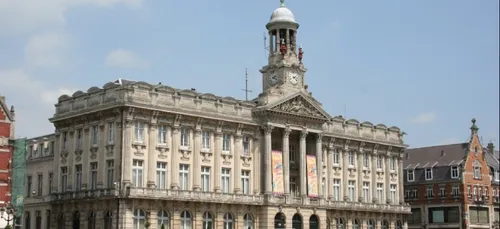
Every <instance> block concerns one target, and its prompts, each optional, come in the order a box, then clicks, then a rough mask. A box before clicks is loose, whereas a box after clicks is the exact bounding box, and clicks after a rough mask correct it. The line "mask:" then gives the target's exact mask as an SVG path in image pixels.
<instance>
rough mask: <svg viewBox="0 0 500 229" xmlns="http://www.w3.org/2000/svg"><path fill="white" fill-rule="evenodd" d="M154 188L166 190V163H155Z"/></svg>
mask: <svg viewBox="0 0 500 229" xmlns="http://www.w3.org/2000/svg"><path fill="white" fill-rule="evenodd" d="M156 188H158V189H167V163H165V162H156Z"/></svg>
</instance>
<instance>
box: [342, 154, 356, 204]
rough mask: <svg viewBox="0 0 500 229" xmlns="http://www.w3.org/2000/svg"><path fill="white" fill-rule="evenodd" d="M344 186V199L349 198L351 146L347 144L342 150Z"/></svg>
mask: <svg viewBox="0 0 500 229" xmlns="http://www.w3.org/2000/svg"><path fill="white" fill-rule="evenodd" d="M342 151H343V152H342V155H343V157H342V164H343V166H342V183H343V184H342V186H343V189H344V190H343V193H344V200H349V187H348V185H349V176H348V175H349V148H348V146H345V147H344V149H343V150H342ZM349 201H354V200H349Z"/></svg>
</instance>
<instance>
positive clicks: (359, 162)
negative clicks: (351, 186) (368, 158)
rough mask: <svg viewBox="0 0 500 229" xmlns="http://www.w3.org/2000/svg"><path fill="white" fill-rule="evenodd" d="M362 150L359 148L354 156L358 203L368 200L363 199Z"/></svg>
mask: <svg viewBox="0 0 500 229" xmlns="http://www.w3.org/2000/svg"><path fill="white" fill-rule="evenodd" d="M363 156H364V155H363V149H362V148H360V149H359V151H358V152H357V154H356V162H357V163H356V164H357V168H356V169H357V171H358V175H357V177H358V184H357V185H358V187H357V188H358V200H359V202H366V201H368V200H365V197H364V196H363Z"/></svg>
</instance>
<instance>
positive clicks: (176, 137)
mask: <svg viewBox="0 0 500 229" xmlns="http://www.w3.org/2000/svg"><path fill="white" fill-rule="evenodd" d="M180 144H181V136H180V126H178V125H174V126H173V127H172V146H171V148H172V154H171V156H172V164H171V165H170V166H171V167H172V173H171V174H170V180H171V183H170V188H171V189H173V190H178V189H179V146H180Z"/></svg>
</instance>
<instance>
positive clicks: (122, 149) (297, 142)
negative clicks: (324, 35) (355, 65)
mask: <svg viewBox="0 0 500 229" xmlns="http://www.w3.org/2000/svg"><path fill="white" fill-rule="evenodd" d="M291 19H293V14H291V12H290V11H289V10H288V9H287V8H286V7H284V6H281V7H280V8H278V9H277V10H276V11H275V12H274V13H273V18H271V21H270V23H269V24H268V26H267V27H268V29H269V31H270V35H271V36H274V38H273V40H277V41H280V40H281V41H282V43H281V44H279V42H278V44H277V45H281V48H280V49H278V48H274V47H272V48H270V54H269V56H270V58H269V64H268V65H267V66H265V67H264V68H263V69H262V70H261V72H262V73H263V82H264V83H263V92H262V93H261V94H260V95H259V97H258V98H256V99H254V100H252V101H243V100H237V99H234V98H231V97H219V96H215V95H213V94H206V93H199V92H197V91H196V90H194V89H191V90H179V89H175V88H171V87H168V86H165V85H162V84H158V85H151V84H148V83H145V82H135V81H128V80H122V79H119V80H117V81H115V82H110V83H106V84H105V85H104V86H103V87H102V88H99V87H91V88H89V89H88V90H87V91H86V92H83V91H77V92H75V93H74V94H73V95H72V96H69V95H63V96H61V97H60V98H59V101H58V103H57V104H56V114H55V115H54V117H52V118H51V122H52V123H54V126H55V127H56V133H55V135H54V152H55V153H54V156H53V166H52V167H51V168H52V169H53V170H52V172H53V174H54V177H55V178H56V179H54V180H53V185H52V187H51V190H52V194H51V195H49V196H48V197H47V198H50V201H47V203H46V205H47V206H50V209H51V220H52V221H51V222H55V223H54V224H53V225H52V228H53V229H56V228H57V229H62V228H69V227H73V228H80V227H82V228H104V229H111V228H123V229H132V228H133V229H138V228H143V227H152V228H161V224H164V225H165V227H166V228H175V229H177V228H182V229H187V228H214V227H215V228H227V229H230V228H231V229H232V228H238V229H248V228H251V229H253V228H291V227H292V226H293V227H295V228H306V229H307V228H311V229H314V228H335V227H337V226H338V227H339V228H353V227H354V225H359V226H363V227H364V226H365V225H373V226H376V225H378V227H377V228H399V229H402V228H404V227H406V223H405V222H406V221H405V215H406V214H408V213H409V212H410V208H409V207H408V206H407V205H406V204H405V203H404V198H403V189H402V187H403V179H402V176H401V174H402V169H403V167H402V157H401V156H402V152H403V150H404V149H405V148H406V145H405V144H404V143H403V139H402V136H403V135H404V134H403V132H401V130H400V129H399V128H397V127H387V126H385V125H383V124H378V125H373V124H371V123H370V122H359V121H357V120H354V119H349V120H346V119H344V118H343V117H341V116H337V117H333V118H332V117H331V116H330V115H329V114H328V113H327V112H325V111H324V110H323V109H322V106H321V104H320V103H319V102H317V101H316V100H315V99H314V98H313V97H312V95H311V94H310V93H309V92H308V91H307V86H306V85H305V80H304V73H305V71H306V69H305V68H304V66H303V64H302V51H301V49H299V51H298V52H297V50H296V47H295V35H296V29H297V28H298V24H297V23H295V22H294V21H292V20H291ZM293 20H294V19H293ZM280 34H281V35H282V36H281V38H283V39H280ZM285 38H286V39H285ZM271 44H273V43H271ZM283 46H285V47H286V48H283ZM283 152H284V153H283ZM273 154H274V155H280V156H281V157H282V159H281V160H280V162H279V164H276V163H273V162H272V161H273V158H274V157H273ZM306 158H314V159H317V160H316V162H315V163H314V165H313V164H309V165H306ZM275 161H276V160H275ZM312 161H314V160H312ZM273 166H274V167H273ZM276 170H278V171H282V172H281V173H280V174H282V176H281V175H280V174H277V173H276V172H275V171H276ZM273 171H274V172H273ZM278 175H280V176H278ZM281 177H282V178H281ZM316 180H317V182H315V181H316ZM316 190H317V191H316ZM299 225H300V227H298V226H299ZM42 228H43V227H42Z"/></svg>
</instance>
